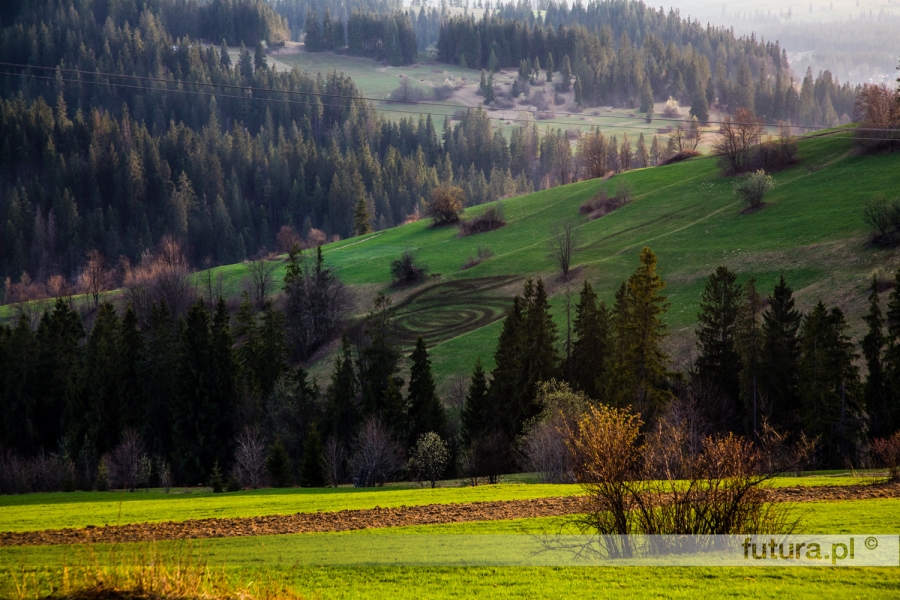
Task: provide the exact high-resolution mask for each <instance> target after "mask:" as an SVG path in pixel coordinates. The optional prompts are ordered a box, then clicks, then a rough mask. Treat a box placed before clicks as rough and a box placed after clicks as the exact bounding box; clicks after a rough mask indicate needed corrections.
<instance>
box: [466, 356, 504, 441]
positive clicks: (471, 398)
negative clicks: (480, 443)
mask: <svg viewBox="0 0 900 600" xmlns="http://www.w3.org/2000/svg"><path fill="white" fill-rule="evenodd" d="M499 416H500V415H498V414H497V410H496V407H495V406H494V405H493V399H492V397H491V396H490V394H489V393H488V383H487V378H486V377H485V374H484V368H483V367H482V366H481V359H480V358H477V359H475V368H474V369H473V370H472V379H471V381H470V382H469V391H468V393H466V399H465V403H464V404H463V409H462V414H460V421H461V424H462V442H463V445H464V446H466V447H469V446H471V445H472V444H473V443H474V442H476V441H477V440H479V439H481V438H483V437H484V436H485V435H487V434H488V432H490V430H491V429H492V428H493V427H496V426H497V421H498V417H499Z"/></svg>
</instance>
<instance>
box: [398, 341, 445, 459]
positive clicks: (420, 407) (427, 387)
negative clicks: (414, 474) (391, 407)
mask: <svg viewBox="0 0 900 600" xmlns="http://www.w3.org/2000/svg"><path fill="white" fill-rule="evenodd" d="M410 360H411V361H412V368H411V370H410V374H409V389H408V391H407V396H406V407H407V414H408V422H409V430H408V435H407V444H408V447H412V446H414V445H415V443H416V440H418V439H419V436H421V435H423V434H426V433H428V432H431V431H433V432H435V433H437V434H438V435H439V436H441V437H442V438H444V437H445V436H446V429H447V416H446V412H445V410H444V406H443V404H441V399H440V398H438V395H437V391H436V388H435V385H434V377H433V376H432V374H431V360H429V358H428V351H427V350H426V349H425V340H424V339H422V338H421V337H420V338H419V339H418V340H416V348H415V350H413V353H412V354H411V355H410Z"/></svg>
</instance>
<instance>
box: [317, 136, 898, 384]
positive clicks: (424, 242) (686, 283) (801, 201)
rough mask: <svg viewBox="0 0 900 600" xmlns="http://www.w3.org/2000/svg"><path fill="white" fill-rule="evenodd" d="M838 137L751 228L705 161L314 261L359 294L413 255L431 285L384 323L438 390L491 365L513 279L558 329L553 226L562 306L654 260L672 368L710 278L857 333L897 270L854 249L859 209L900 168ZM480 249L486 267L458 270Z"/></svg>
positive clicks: (812, 156) (689, 343) (785, 180)
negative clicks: (570, 240) (550, 312)
mask: <svg viewBox="0 0 900 600" xmlns="http://www.w3.org/2000/svg"><path fill="white" fill-rule="evenodd" d="M850 136H851V134H850V133H849V132H846V131H845V132H834V133H832V134H830V135H826V136H820V137H815V138H810V139H806V140H803V141H802V142H801V144H800V163H799V164H798V165H797V166H795V167H793V168H791V169H789V170H786V171H783V172H781V173H778V174H777V175H776V176H775V179H776V183H777V185H776V188H775V189H774V190H773V191H772V192H771V193H770V194H769V195H768V196H767V197H766V203H767V205H766V207H765V208H764V209H763V210H761V211H758V212H756V213H752V214H743V212H742V209H743V208H744V207H743V205H742V204H741V203H740V202H738V201H737V199H736V198H735V197H734V195H733V193H732V185H733V180H732V179H730V178H726V177H723V176H722V175H721V174H720V172H719V169H718V167H717V165H716V161H715V159H713V158H700V159H695V160H692V161H688V162H685V163H681V164H676V165H671V166H667V167H660V168H655V169H644V170H638V171H632V172H628V173H625V174H622V175H619V176H617V177H615V178H613V179H612V180H610V181H607V182H600V181H597V180H593V181H586V182H581V183H577V184H573V185H569V186H564V187H559V188H554V189H551V190H547V191H543V192H538V193H535V194H531V195H528V196H524V197H521V198H515V199H511V200H507V201H505V202H504V210H505V213H506V218H507V221H508V225H507V226H506V227H504V228H502V229H500V230H498V231H495V232H490V233H485V234H479V235H473V236H469V237H464V238H459V237H457V236H456V230H455V228H442V229H431V228H429V224H428V222H418V223H412V224H409V225H406V226H403V227H398V228H396V229H392V230H388V231H384V232H379V233H374V234H370V235H368V236H365V237H362V238H354V239H350V240H345V241H343V242H340V243H337V244H332V245H331V246H329V247H328V248H326V250H325V251H326V257H327V260H328V262H330V263H331V264H334V265H336V266H338V267H339V268H340V271H341V274H342V276H343V277H344V278H345V280H346V281H348V282H349V283H352V284H356V285H363V284H368V285H366V288H367V289H369V290H372V289H377V288H386V287H387V286H388V284H389V280H390V277H389V264H390V261H391V260H393V259H394V258H396V257H397V256H398V255H399V254H400V253H401V252H402V251H403V249H404V248H406V247H410V248H416V249H418V250H419V256H420V258H421V259H422V260H424V261H425V262H426V263H427V264H428V265H429V266H430V267H431V271H432V273H436V274H437V273H439V274H440V277H432V278H431V279H430V280H429V282H428V283H426V284H423V285H422V286H420V287H419V288H416V290H415V292H414V293H413V294H412V295H411V296H409V297H408V298H406V300H405V301H404V300H403V298H404V297H405V296H406V295H407V292H398V293H396V296H397V303H398V313H397V317H398V320H399V321H400V323H401V325H402V326H403V327H404V332H405V333H406V337H409V336H412V335H414V334H415V333H419V334H422V335H424V336H425V337H426V339H427V340H428V341H429V345H432V346H434V347H433V350H432V352H433V356H434V362H435V369H436V371H437V373H438V375H440V376H448V375H451V374H457V373H464V372H466V371H467V370H469V369H470V368H471V365H472V363H473V362H474V360H475V357H476V356H477V355H480V356H481V357H482V360H484V361H485V362H486V364H487V365H490V364H491V356H492V354H493V350H494V345H495V341H496V337H497V334H498V332H499V322H498V321H496V320H493V319H496V318H497V317H498V316H499V315H500V313H501V311H502V308H503V306H504V302H503V301H502V300H500V301H498V299H497V297H498V296H499V297H500V298H505V299H506V306H508V299H509V298H510V297H511V293H514V292H515V291H516V290H517V289H518V288H520V287H521V280H522V279H523V278H524V277H526V276H529V275H533V276H542V277H544V280H545V282H546V283H548V284H549V286H550V287H551V289H552V292H553V294H554V307H555V309H556V312H557V317H558V320H559V323H560V324H561V325H562V323H563V318H562V317H563V315H562V309H561V306H562V304H563V297H564V293H565V289H566V284H565V283H564V282H561V281H559V278H558V273H557V271H556V267H555V263H554V261H553V259H552V257H551V256H550V254H549V249H548V243H547V240H548V239H549V238H550V237H551V228H552V227H553V226H554V225H557V224H560V223H562V222H563V221H564V220H566V219H578V220H579V221H578V222H579V223H580V224H579V226H578V228H577V231H578V235H579V244H578V250H577V251H576V253H575V258H574V261H573V264H574V265H577V267H578V268H577V270H576V272H575V274H574V276H572V277H570V281H571V284H570V287H571V289H572V291H573V293H576V292H577V289H578V286H579V285H580V281H581V279H582V278H585V277H586V278H587V279H588V280H590V281H591V282H592V284H593V285H594V288H595V289H596V290H597V291H598V293H599V294H600V296H601V298H604V299H606V300H607V301H608V302H610V301H611V300H612V296H613V293H614V291H615V289H616V287H617V286H618V284H619V283H620V282H621V281H622V280H623V279H624V278H626V277H627V276H628V274H629V273H630V272H631V271H632V270H633V269H634V267H635V266H636V264H637V253H638V252H639V251H640V249H641V247H643V246H645V245H646V246H650V247H651V248H652V249H653V250H654V251H655V252H656V253H657V254H658V255H659V259H660V264H661V266H662V270H663V275H664V278H665V279H666V281H667V282H668V288H667V294H668V296H669V300H670V302H671V307H670V310H669V313H668V315H667V321H668V323H669V325H670V328H671V331H672V334H673V335H672V338H671V340H670V346H671V349H672V351H673V355H674V357H675V358H676V359H678V360H684V359H686V358H687V357H688V356H689V353H690V352H691V350H692V347H693V339H692V329H693V325H694V323H695V321H696V313H697V308H698V303H699V296H700V292H701V290H702V288H703V285H704V280H705V278H706V276H707V275H708V274H709V273H710V272H711V271H712V270H713V269H714V268H715V267H716V266H717V265H719V264H724V265H727V266H729V267H730V268H732V269H734V270H735V271H737V272H738V273H739V274H740V280H741V281H742V282H743V281H745V280H746V279H747V278H749V277H750V276H751V275H752V276H753V277H755V278H756V279H757V282H758V283H757V285H758V288H759V289H760V290H761V291H764V292H767V291H769V290H770V289H771V287H772V286H773V284H774V280H775V278H776V277H777V276H778V273H779V272H781V271H784V273H785V275H786V277H787V278H788V281H789V282H790V284H791V285H792V286H793V287H794V289H795V291H796V293H797V295H798V299H799V303H800V305H801V307H802V308H806V307H809V306H811V305H812V304H814V303H815V302H816V301H818V300H819V299H822V300H824V301H825V302H827V303H829V304H837V305H839V306H841V307H842V308H843V309H844V310H845V311H846V312H847V313H848V316H849V320H850V322H851V325H852V326H853V327H854V330H855V331H856V332H859V331H860V329H861V326H862V322H861V320H860V318H859V317H860V315H861V314H862V312H863V310H864V304H865V293H866V290H865V288H866V286H867V285H868V282H869V281H870V280H871V276H872V273H873V271H874V270H876V269H879V270H881V271H882V272H883V273H884V276H887V275H888V274H889V272H890V271H892V270H893V269H894V268H896V257H897V253H896V252H895V251H893V250H883V249H878V248H870V247H868V246H867V245H866V241H867V234H868V232H867V227H866V225H865V223H864V222H863V218H862V207H863V204H864V202H865V200H866V199H867V198H868V197H870V196H871V195H873V194H875V193H879V192H880V193H890V191H891V190H892V188H893V186H895V185H896V181H897V174H898V173H900V155H898V154H892V155H879V156H860V155H856V154H855V153H854V152H853V145H852V140H850V139H849V138H850ZM622 181H627V182H629V183H630V184H631V185H632V186H633V189H634V200H633V201H632V202H631V203H629V204H628V205H626V206H624V207H622V208H621V209H619V210H617V211H615V212H613V213H611V214H609V215H607V216H605V217H603V218H600V219H597V220H594V221H590V222H586V221H585V220H584V219H583V218H582V217H579V215H578V207H579V206H580V205H581V204H582V203H583V202H584V201H585V200H586V199H588V198H590V197H591V196H593V195H594V194H595V193H597V191H598V190H599V189H600V188H601V187H602V186H605V187H606V188H607V189H608V190H609V191H610V192H613V191H614V190H615V189H616V187H617V186H618V185H619V184H620V182H622ZM480 210H483V208H482V207H478V208H474V209H472V210H471V211H470V212H471V213H473V214H477V213H478V212H480ZM479 245H481V246H488V247H490V248H491V250H493V251H494V252H495V256H494V257H493V258H491V259H489V260H487V261H485V262H484V263H482V264H480V265H477V266H475V267H473V268H470V269H466V270H460V268H461V266H462V265H463V264H464V262H465V261H466V258H467V257H468V256H470V255H474V254H476V250H477V247H478V246H479ZM492 320H493V322H492V323H489V324H488V322H489V321H492Z"/></svg>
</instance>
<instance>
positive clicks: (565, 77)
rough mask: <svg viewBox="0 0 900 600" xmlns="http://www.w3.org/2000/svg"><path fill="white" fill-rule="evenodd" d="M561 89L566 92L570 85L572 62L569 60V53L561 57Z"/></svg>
mask: <svg viewBox="0 0 900 600" xmlns="http://www.w3.org/2000/svg"><path fill="white" fill-rule="evenodd" d="M560 75H562V81H561V82H560V83H562V91H564V92H568V91H569V89H570V88H571V87H572V62H571V61H570V60H569V55H568V54H566V55H565V56H564V57H563V65H562V72H561V73H560Z"/></svg>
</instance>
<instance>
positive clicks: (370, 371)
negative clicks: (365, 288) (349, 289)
mask: <svg viewBox="0 0 900 600" xmlns="http://www.w3.org/2000/svg"><path fill="white" fill-rule="evenodd" d="M365 335H366V338H367V343H366V344H365V347H364V348H363V349H362V350H361V353H360V354H361V356H360V361H359V368H360V372H359V381H360V387H361V388H362V394H363V398H362V414H361V416H362V417H368V416H372V415H381V416H382V417H383V418H384V419H385V421H386V422H387V424H388V426H389V427H390V428H391V430H392V431H393V433H394V435H398V436H401V435H403V434H404V433H405V432H406V423H405V415H404V414H403V410H402V408H403V397H402V396H401V395H400V389H401V388H402V387H403V379H402V378H400V377H398V376H397V373H399V372H400V366H399V363H400V350H399V348H398V347H397V342H396V339H395V338H396V331H395V328H394V323H393V318H392V317H391V301H390V299H389V298H388V297H387V296H385V295H384V294H383V293H379V294H378V296H377V297H376V298H375V302H374V305H373V308H372V311H371V312H370V313H369V315H368V317H367V318H366V323H365Z"/></svg>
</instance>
